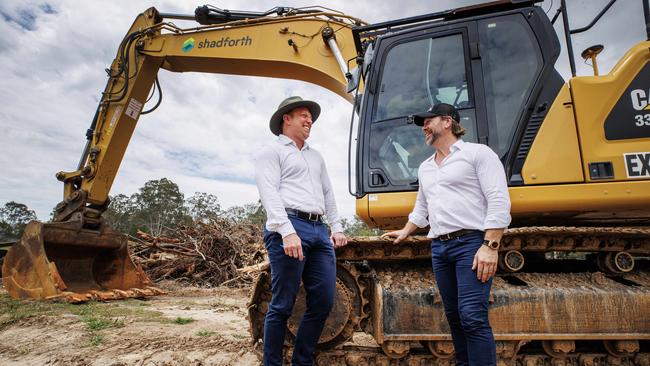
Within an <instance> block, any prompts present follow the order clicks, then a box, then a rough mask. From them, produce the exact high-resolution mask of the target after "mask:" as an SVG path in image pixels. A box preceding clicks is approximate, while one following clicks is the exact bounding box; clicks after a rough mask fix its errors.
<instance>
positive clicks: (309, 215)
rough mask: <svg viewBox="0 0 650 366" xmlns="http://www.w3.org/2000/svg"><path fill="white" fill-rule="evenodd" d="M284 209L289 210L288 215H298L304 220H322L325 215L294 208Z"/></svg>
mask: <svg viewBox="0 0 650 366" xmlns="http://www.w3.org/2000/svg"><path fill="white" fill-rule="evenodd" d="M284 210H285V211H287V215H290V216H296V217H298V218H300V219H303V220H309V221H313V222H321V220H322V219H323V215H318V214H315V213H311V212H303V211H299V210H295V209H293V208H285V209H284Z"/></svg>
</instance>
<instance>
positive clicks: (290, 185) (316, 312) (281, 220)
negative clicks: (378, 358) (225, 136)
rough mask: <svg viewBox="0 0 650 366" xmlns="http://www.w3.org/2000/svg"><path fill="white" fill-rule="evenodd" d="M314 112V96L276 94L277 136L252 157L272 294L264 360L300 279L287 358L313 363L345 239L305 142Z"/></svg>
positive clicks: (323, 172)
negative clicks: (299, 310) (300, 302)
mask: <svg viewBox="0 0 650 366" xmlns="http://www.w3.org/2000/svg"><path fill="white" fill-rule="evenodd" d="M319 115H320V106H319V105H318V103H316V102H312V101H309V100H303V99H302V98H301V97H297V96H294V97H289V98H287V99H285V100H283V101H282V103H280V106H279V107H278V109H277V111H275V113H273V116H272V117H271V120H270V124H269V127H270V129H271V132H272V133H273V134H274V135H276V136H278V139H277V140H276V141H274V142H273V143H272V144H270V145H269V146H267V147H265V148H264V149H262V150H261V151H260V152H259V154H258V155H257V158H256V162H255V181H256V183H257V188H258V190H259V193H260V198H261V200H262V205H263V206H264V209H266V214H267V221H266V226H265V230H264V245H265V246H266V249H267V251H268V254H269V260H270V262H271V278H272V280H271V282H272V284H271V291H272V298H271V303H270V304H269V308H268V311H267V313H266V319H265V321H264V365H282V360H283V356H282V350H283V343H284V337H285V330H286V328H287V319H288V318H289V317H290V316H291V313H292V310H293V304H294V301H295V299H296V295H297V294H298V290H299V288H300V282H301V281H302V282H303V284H304V288H305V292H306V295H307V296H306V301H307V309H306V311H305V314H304V315H303V317H302V320H301V322H300V327H299V328H298V333H297V335H296V341H295V345H294V351H293V356H292V364H294V365H311V364H312V363H313V353H314V349H315V347H316V344H317V342H318V339H319V337H320V334H321V331H322V330H323V326H324V324H325V320H326V319H327V316H328V315H329V312H330V310H331V309H332V306H333V304H334V293H335V289H336V258H335V254H334V248H337V247H340V246H343V245H346V244H347V238H346V237H345V235H344V234H343V227H342V226H341V223H340V219H339V215H338V213H337V209H336V202H335V200H334V191H333V189H332V185H331V183H330V179H329V176H328V174H327V169H326V168H325V161H324V160H323V157H322V156H321V155H320V153H319V152H318V151H316V150H315V149H313V148H312V147H310V146H309V144H307V141H306V140H307V138H309V135H310V133H311V128H312V125H313V123H314V122H316V119H317V118H318V116H319ZM323 216H326V217H327V221H328V223H329V225H330V227H331V229H332V235H331V236H330V234H329V233H328V230H327V227H326V226H325V224H324V222H323Z"/></svg>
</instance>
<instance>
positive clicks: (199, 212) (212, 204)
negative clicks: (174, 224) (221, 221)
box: [187, 192, 221, 222]
mask: <svg viewBox="0 0 650 366" xmlns="http://www.w3.org/2000/svg"><path fill="white" fill-rule="evenodd" d="M187 207H188V209H189V214H190V216H192V219H193V220H194V222H207V221H209V220H210V219H214V218H217V217H219V215H220V214H221V205H220V204H219V200H218V199H217V196H215V195H213V194H208V193H205V192H195V193H194V195H193V196H192V197H190V198H188V199H187Z"/></svg>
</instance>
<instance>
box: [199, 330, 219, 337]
mask: <svg viewBox="0 0 650 366" xmlns="http://www.w3.org/2000/svg"><path fill="white" fill-rule="evenodd" d="M215 334H216V332H213V331H211V330H200V331H198V332H197V333H196V335H197V336H199V337H210V336H213V335H215Z"/></svg>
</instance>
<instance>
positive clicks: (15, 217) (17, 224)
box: [0, 201, 36, 242]
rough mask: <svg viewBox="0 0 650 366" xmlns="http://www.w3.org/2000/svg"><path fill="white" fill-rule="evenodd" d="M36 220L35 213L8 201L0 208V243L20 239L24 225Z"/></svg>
mask: <svg viewBox="0 0 650 366" xmlns="http://www.w3.org/2000/svg"><path fill="white" fill-rule="evenodd" d="M32 220H36V213H34V211H33V210H30V209H29V208H28V207H27V205H25V204H22V203H18V202H14V201H10V202H7V203H5V205H4V206H3V207H2V208H0V242H3V241H14V240H18V239H20V237H21V236H22V235H23V230H25V225H27V223H29V222H30V221H32Z"/></svg>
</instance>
